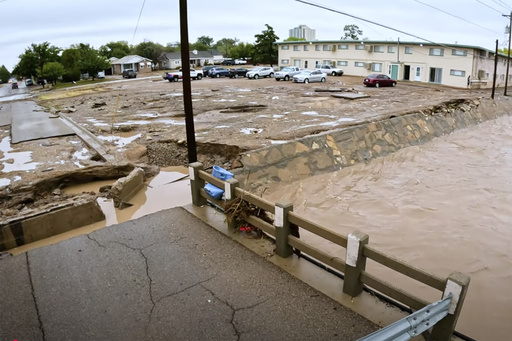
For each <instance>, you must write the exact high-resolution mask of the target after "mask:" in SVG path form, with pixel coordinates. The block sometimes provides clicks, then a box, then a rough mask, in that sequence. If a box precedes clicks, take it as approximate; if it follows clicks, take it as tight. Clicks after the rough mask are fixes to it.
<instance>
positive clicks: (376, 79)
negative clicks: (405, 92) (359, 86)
mask: <svg viewBox="0 0 512 341" xmlns="http://www.w3.org/2000/svg"><path fill="white" fill-rule="evenodd" d="M396 83H397V81H396V79H393V78H391V77H389V76H388V75H383V74H380V73H372V74H371V75H368V76H367V77H366V78H365V79H364V81H363V84H364V85H366V86H374V87H376V88H378V87H381V86H396Z"/></svg>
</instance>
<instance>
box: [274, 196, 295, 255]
mask: <svg viewBox="0 0 512 341" xmlns="http://www.w3.org/2000/svg"><path fill="white" fill-rule="evenodd" d="M291 211H293V205H292V204H290V203H277V204H276V206H275V220H274V226H275V228H276V253H277V255H278V256H280V257H283V258H287V257H290V256H291V255H292V254H293V248H292V247H291V246H290V245H289V244H288V235H289V234H290V222H289V221H288V212H291Z"/></svg>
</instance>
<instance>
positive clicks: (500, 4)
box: [492, 0, 510, 10]
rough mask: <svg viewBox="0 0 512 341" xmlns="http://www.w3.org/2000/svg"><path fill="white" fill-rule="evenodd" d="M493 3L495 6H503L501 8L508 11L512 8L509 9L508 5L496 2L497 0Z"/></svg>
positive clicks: (493, 0)
mask: <svg viewBox="0 0 512 341" xmlns="http://www.w3.org/2000/svg"><path fill="white" fill-rule="evenodd" d="M492 2H494V3H495V4H497V5H499V6H501V7H503V8H505V9H508V10H509V9H510V7H508V5H507V4H505V5H503V4H502V3H500V2H501V1H500V2H498V1H496V0H492Z"/></svg>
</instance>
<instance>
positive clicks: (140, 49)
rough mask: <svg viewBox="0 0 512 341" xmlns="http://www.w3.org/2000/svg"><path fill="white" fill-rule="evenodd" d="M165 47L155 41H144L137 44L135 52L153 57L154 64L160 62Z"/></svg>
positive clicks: (142, 55) (146, 56) (149, 57)
mask: <svg viewBox="0 0 512 341" xmlns="http://www.w3.org/2000/svg"><path fill="white" fill-rule="evenodd" d="M164 50H165V48H164V47H163V45H161V44H158V43H153V42H152V41H144V42H142V43H140V44H138V45H135V47H134V48H133V52H134V53H135V54H137V55H139V56H141V57H145V58H148V59H151V60H152V62H153V64H156V63H157V62H158V59H159V58H160V56H161V55H162V53H164Z"/></svg>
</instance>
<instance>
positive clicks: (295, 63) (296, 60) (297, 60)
mask: <svg viewBox="0 0 512 341" xmlns="http://www.w3.org/2000/svg"><path fill="white" fill-rule="evenodd" d="M293 66H298V67H300V59H295V60H294V61H293Z"/></svg>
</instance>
